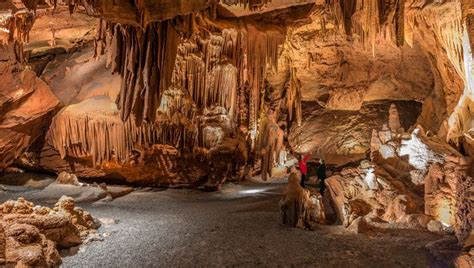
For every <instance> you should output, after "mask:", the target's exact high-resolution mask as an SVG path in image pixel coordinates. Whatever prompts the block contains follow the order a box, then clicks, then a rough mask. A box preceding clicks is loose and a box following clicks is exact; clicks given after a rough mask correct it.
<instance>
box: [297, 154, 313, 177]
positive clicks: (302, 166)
mask: <svg viewBox="0 0 474 268" xmlns="http://www.w3.org/2000/svg"><path fill="white" fill-rule="evenodd" d="M310 157H311V155H310V154H308V155H306V156H305V157H304V158H303V159H301V160H300V161H299V162H298V165H299V166H300V172H301V174H304V175H306V173H308V167H307V166H306V161H308V160H309V158H310Z"/></svg>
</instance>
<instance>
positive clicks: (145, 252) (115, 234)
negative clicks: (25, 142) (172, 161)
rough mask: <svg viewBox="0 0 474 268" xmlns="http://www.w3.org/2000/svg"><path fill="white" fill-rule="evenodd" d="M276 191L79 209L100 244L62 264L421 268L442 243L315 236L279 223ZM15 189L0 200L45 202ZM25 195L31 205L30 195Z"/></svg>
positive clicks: (334, 232)
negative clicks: (98, 223) (97, 222)
mask: <svg viewBox="0 0 474 268" xmlns="http://www.w3.org/2000/svg"><path fill="white" fill-rule="evenodd" d="M283 187H284V185H282V184H266V185H262V184H254V183H247V184H243V185H235V184H227V185H225V186H224V187H223V190H222V191H221V192H219V193H217V192H215V193H211V192H200V191H194V190H171V189H168V190H160V189H152V188H138V189H136V190H135V191H134V192H133V193H131V194H128V195H126V196H123V197H121V198H118V199H115V200H113V201H111V202H104V201H95V202H85V203H80V204H78V205H79V206H80V207H82V208H84V209H86V210H87V211H89V212H90V213H91V214H92V215H93V216H94V217H97V218H100V219H102V220H103V221H106V222H107V220H109V221H110V220H111V219H113V220H115V221H116V223H113V224H110V225H105V224H104V225H103V226H102V227H101V228H100V230H99V231H100V233H101V234H102V235H103V236H104V237H105V238H104V240H103V241H94V242H91V243H88V244H86V245H83V246H81V247H80V248H79V250H78V252H77V253H76V254H74V255H70V256H65V257H63V267H156V266H159V267H196V266H197V267H216V266H218V267H222V266H239V267H242V266H244V267H255V266H310V267H427V266H432V263H430V258H429V257H428V253H427V250H426V249H425V248H424V245H425V244H427V243H429V242H432V241H435V240H437V239H439V238H440V236H438V235H435V234H432V233H429V232H426V231H415V230H390V231H386V232H384V233H381V234H380V233H379V234H377V235H375V236H367V235H363V234H360V235H354V234H349V233H347V232H346V231H345V230H344V228H342V227H341V226H321V227H320V228H319V229H318V230H315V231H305V230H299V229H292V228H288V227H285V226H283V225H281V224H280V214H279V208H278V200H279V199H280V197H281V193H282V191H283ZM31 193H32V192H31V191H30V192H25V191H22V190H21V189H17V190H16V191H15V192H14V193H9V194H0V201H1V202H4V201H5V200H7V199H11V198H17V197H18V196H25V197H26V198H27V199H29V200H31V201H34V202H35V203H37V204H41V205H48V206H51V203H50V202H51V201H46V199H44V198H45V197H44V196H43V197H41V198H38V197H36V198H35V195H34V194H31ZM30 194H31V198H29V195H30Z"/></svg>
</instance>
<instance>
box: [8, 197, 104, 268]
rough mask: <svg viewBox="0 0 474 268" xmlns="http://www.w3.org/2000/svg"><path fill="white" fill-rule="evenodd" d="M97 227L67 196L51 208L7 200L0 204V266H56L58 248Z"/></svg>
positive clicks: (71, 244) (82, 236)
mask: <svg viewBox="0 0 474 268" xmlns="http://www.w3.org/2000/svg"><path fill="white" fill-rule="evenodd" d="M98 227H99V224H98V223H97V222H96V221H95V220H94V218H93V217H92V216H91V215H90V214H89V213H87V212H86V211H84V210H82V209H81V208H78V207H75V203H74V199H72V198H70V197H66V196H63V197H61V198H60V199H59V201H58V202H57V203H56V205H55V206H54V208H53V209H50V208H47V207H41V206H35V205H34V204H33V203H31V202H28V201H27V200H25V199H24V198H19V199H18V200H17V201H13V200H9V201H7V202H5V203H3V204H1V205H0V265H6V266H14V265H17V266H20V267H56V266H58V265H59V264H61V257H60V255H59V252H58V249H65V248H70V247H73V246H77V245H80V244H81V243H82V241H83V240H84V239H85V238H86V237H87V236H88V235H89V234H90V233H93V232H94V231H95V230H94V229H97V228H98Z"/></svg>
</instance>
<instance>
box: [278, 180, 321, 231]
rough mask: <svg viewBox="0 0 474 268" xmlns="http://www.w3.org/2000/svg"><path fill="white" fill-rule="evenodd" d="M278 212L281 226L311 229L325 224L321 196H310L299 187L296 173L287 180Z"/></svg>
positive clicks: (305, 190)
mask: <svg viewBox="0 0 474 268" xmlns="http://www.w3.org/2000/svg"><path fill="white" fill-rule="evenodd" d="M313 199H314V201H313ZM280 210H281V217H282V222H283V224H285V225H287V226H290V227H298V228H304V229H312V228H313V225H314V224H316V223H324V222H325V216H324V215H325V212H324V206H323V204H322V198H321V196H320V195H318V194H315V195H312V194H311V193H310V191H309V190H307V189H304V188H303V187H301V185H300V179H299V178H298V175H297V174H296V172H292V173H291V174H290V176H289V178H288V186H287V187H286V190H285V192H284V193H283V198H282V199H281V200H280Z"/></svg>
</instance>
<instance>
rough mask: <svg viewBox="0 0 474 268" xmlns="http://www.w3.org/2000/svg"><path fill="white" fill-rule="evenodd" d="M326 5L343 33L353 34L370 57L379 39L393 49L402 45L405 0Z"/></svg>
mask: <svg viewBox="0 0 474 268" xmlns="http://www.w3.org/2000/svg"><path fill="white" fill-rule="evenodd" d="M326 3H327V5H328V6H329V7H330V8H331V11H332V14H333V15H334V16H335V18H336V22H337V23H338V24H339V25H341V24H342V26H343V28H344V31H345V33H346V34H347V35H349V36H352V35H357V36H358V37H359V39H360V41H361V42H362V43H363V44H365V45H367V46H369V47H370V48H371V50H372V53H373V54H374V55H375V48H376V40H377V38H379V37H384V38H386V39H388V40H390V41H392V42H393V43H394V44H396V45H397V46H403V45H404V43H405V36H404V34H405V30H404V28H405V0H390V1H379V0H328V1H327V2H326Z"/></svg>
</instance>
